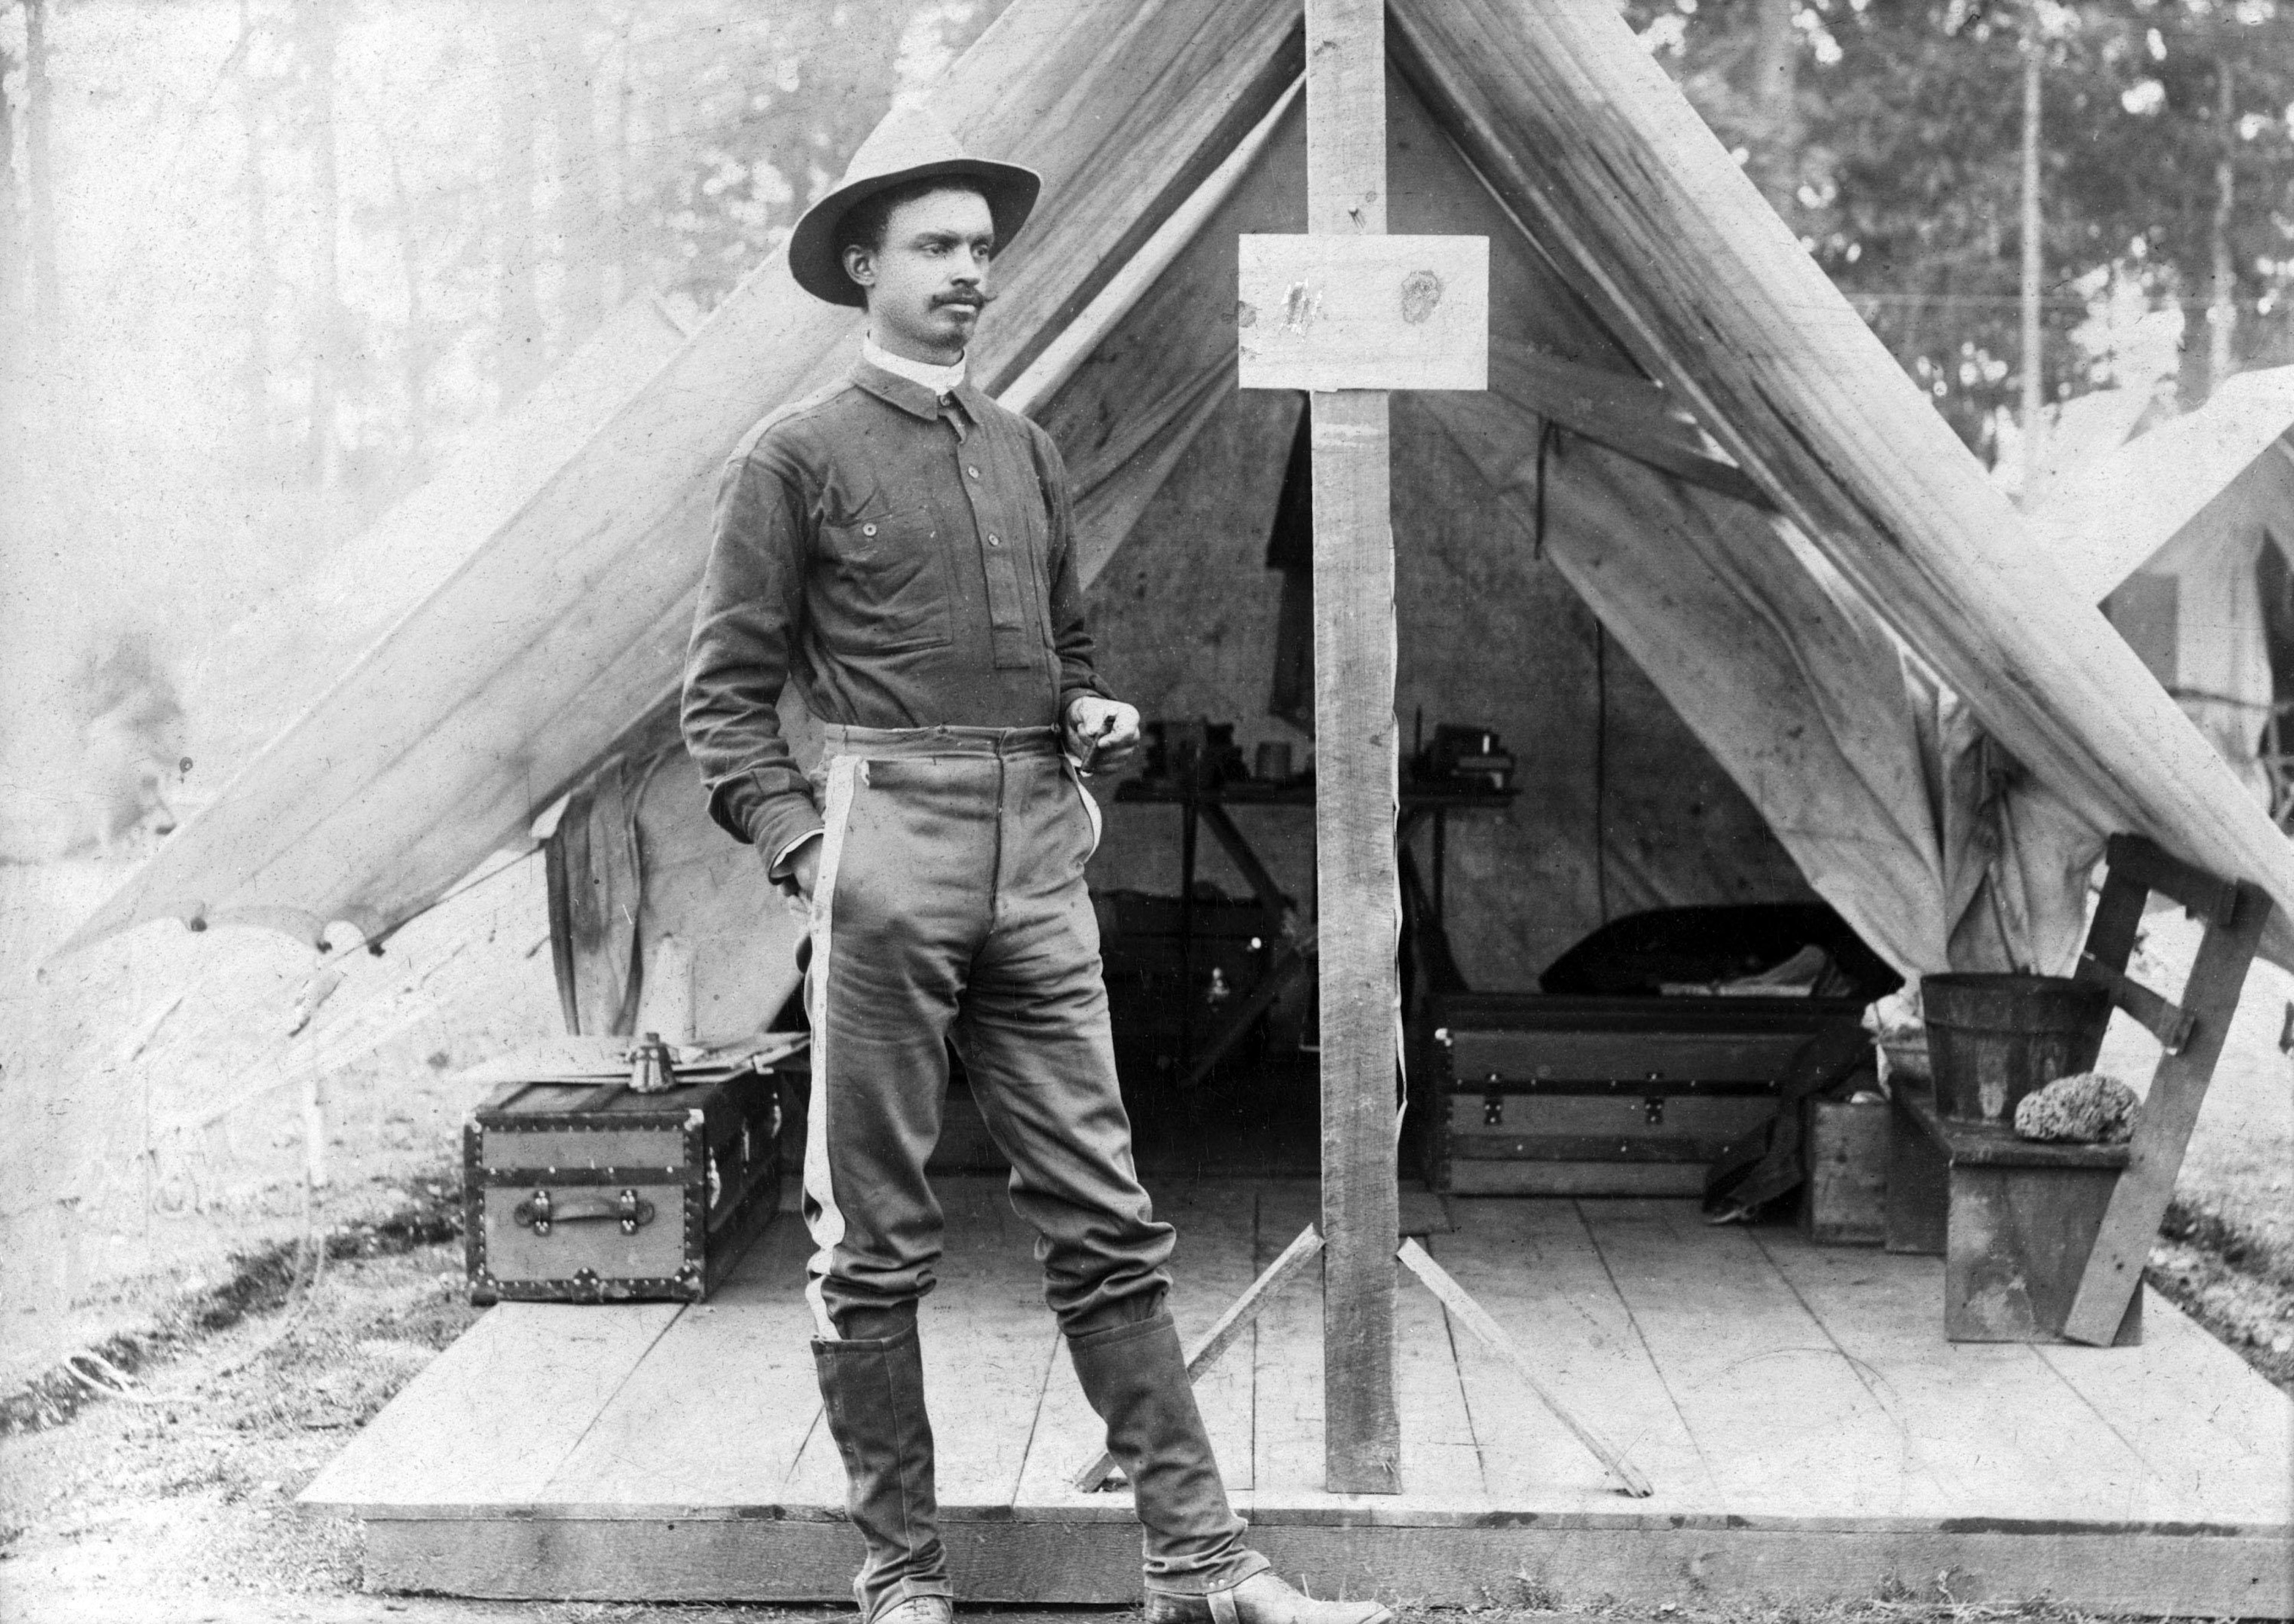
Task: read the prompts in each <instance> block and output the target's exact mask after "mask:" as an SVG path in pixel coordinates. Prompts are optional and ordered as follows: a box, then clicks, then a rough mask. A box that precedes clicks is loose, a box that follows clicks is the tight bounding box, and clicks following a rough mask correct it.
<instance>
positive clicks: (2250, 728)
mask: <svg viewBox="0 0 2294 1624" xmlns="http://www.w3.org/2000/svg"><path fill="white" fill-rule="evenodd" d="M2029 517H2030V523H2031V526H2032V528H2033V530H2034V531H2036V532H2038V535H2039V536H2040V537H2041V538H2042V539H2043V540H2045V541H2046V543H2047V545H2049V546H2050V547H2051V548H2054V552H2055V554H2056V556H2057V557H2058V559H2059V560H2060V562H2061V565H2062V570H2063V572H2064V574H2065V575H2066V576H2067V577H2068V578H2069V579H2070V580H2071V581H2074V582H2075V583H2077V585H2078V587H2079V589H2080V590H2082V591H2083V592H2084V593H2085V594H2087V596H2089V597H2094V598H2095V599H2097V600H2098V601H2103V602H2105V603H2106V605H2107V613H2109V615H2110V617H2111V622H2112V624H2113V625H2115V626H2117V627H2118V628H2119V630H2120V632H2121V633H2122V634H2123V635H2124V636H2125V637H2127V641H2128V642H2129V643H2130V644H2131V645H2132V646H2134V648H2135V651H2136V653H2137V654H2140V655H2141V656H2142V658H2143V661H2144V664H2145V665H2147V666H2149V667H2150V668H2151V670H2152V674H2153V675H2154V676H2156V677H2157V678H2159V680H2160V683H2161V684H2163V685H2164V686H2166V688H2167V690H2168V692H2169V693H2171V694H2174V696H2175V698H2176V701H2177V702H2179V703H2180V704H2181V705H2182V707H2183V709H2184V711H2185V712H2187V713H2188V714H2189V716H2190V717H2191V719H2192V721H2193V722H2194V723H2196V724H2197V726H2198V727H2199V729H2200V732H2202V733H2204V734H2205V735H2206V736H2207V738H2208V740H2209V742H2210V743H2213V745H2214V746H2215V748H2216V749H2217V751H2220V752H2221V754H2222V756H2223V759H2225V760H2226V761H2228V762H2229V763H2230V764H2231V766H2232V767H2233V769H2234V770H2235V771H2236V772H2237V773H2238V774H2239V776H2240V778H2241V782H2243V783H2244V784H2246V786H2247V788H2248V791H2249V793H2251V794H2253V795H2254V796H2255V797H2256V798H2257V800H2260V801H2262V802H2263V804H2265V805H2271V804H2272V800H2273V794H2274V783H2273V780H2272V777H2271V774H2270V770H2269V768H2268V767H2266V765H2265V763H2264V762H2263V760H2262V759H2261V745H2262V741H2263V736H2264V731H2265V724H2266V721H2267V720H2268V719H2269V718H2270V716H2271V715H2272V712H2273V707H2274V705H2275V704H2276V703H2277V702H2278V700H2279V697H2280V695H2279V694H2278V693H2277V690H2276V684H2275V682H2274V678H2273V674H2272V670H2271V661H2270V650H2269V628H2268V626H2267V624H2266V613H2265V606H2264V603H2263V599H2262V595H2261V591H2260V580H2259V575H2260V569H2259V566H2260V564H2261V561H2262V556H2263V553H2264V549H2265V548H2267V547H2272V546H2274V547H2275V548H2277V549H2278V550H2279V554H2280V556H2281V558H2283V557H2284V556H2285V549H2286V548H2290V547H2294V368H2287V367H2282V368H2277V369H2272V370H2269V371H2262V372H2247V373H2241V374H2240V375H2239V376H2237V377H2235V378H2231V379H2230V380H2229V381H2228V382H2226V383H2225V384H2224V385H2223V386H2222V387H2221V388H2219V389H2217V391H2216V392H2215V393H2214V394H2213V395H2212V396H2210V397H2209V399H2208V401H2207V402H2206V404H2205V405H2203V406H2201V407H2200V408H2199V409H2198V410H2196V411H2192V412H2189V413H2186V414H2184V416H2182V417H2179V418H2169V419H2168V421H2166V422H2164V423H2162V424H2160V426H2157V427H2155V428H2153V429H2152V430H2151V431H2150V432H2148V433H2146V434H2141V435H2138V436H2137V437H2135V439H2132V440H2128V441H2126V442H2125V443H2122V444H2117V445H2113V446H2111V447H2110V448H2108V449H2106V450H2104V451H2102V452H2101V454H2099V455H2097V456H2095V457H2092V458H2089V459H2086V460H2085V461H2083V462H2081V463H2079V464H2078V466H2077V467H2071V468H2067V469H2066V470H2065V471H2064V473H2063V475H2062V477H2061V478H2060V479H2059V480H2058V481H2057V482H2056V483H2055V485H2054V489H2052V490H2051V491H2049V492H2048V493H2047V495H2046V497H2045V498H2044V499H2042V501H2041V502H2040V504H2039V505H2038V507H2037V508H2035V509H2034V510H2033V511H2032V512H2031V513H2030V515H2029ZM2277 809H2279V808H2274V810H2277Z"/></svg>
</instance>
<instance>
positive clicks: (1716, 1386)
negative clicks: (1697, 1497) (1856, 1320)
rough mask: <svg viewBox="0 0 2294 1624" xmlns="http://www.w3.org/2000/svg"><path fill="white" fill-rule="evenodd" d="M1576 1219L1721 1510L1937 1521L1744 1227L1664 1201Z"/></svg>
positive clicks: (1920, 1475) (1901, 1456)
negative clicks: (1675, 1408) (1660, 1379)
mask: <svg viewBox="0 0 2294 1624" xmlns="http://www.w3.org/2000/svg"><path fill="white" fill-rule="evenodd" d="M1579 1210H1580V1211H1581V1212H1582V1214H1584V1219H1585V1223H1586V1226H1587V1228H1588V1230H1590V1233H1591V1235H1592V1237H1593V1239H1594V1242H1595V1244H1596V1245H1598V1247H1599V1248H1600V1251H1601V1255H1602V1257H1603V1260H1604V1261H1605V1262H1606V1263H1607V1265H1608V1267H1609V1270H1610V1272H1611V1274H1612V1275H1613V1277H1614V1278H1615V1281H1616V1286H1617V1290H1618V1292H1619V1293H1620V1295H1623V1298H1624V1300H1625V1303H1626V1305H1627V1306H1628V1307H1629V1308H1630V1309H1631V1311H1632V1314H1633V1320H1634V1323H1635V1324H1636V1325H1637V1326H1638V1327H1639V1330H1640V1333H1641V1335H1642V1336H1643V1337H1645V1338H1646V1339H1647V1344H1648V1348H1649V1352H1650V1353H1651V1355H1652V1356H1653V1357H1654V1358H1655V1360H1657V1363H1658V1364H1659V1365H1660V1366H1661V1367H1662V1368H1663V1369H1664V1373H1665V1381H1666V1385H1667V1386H1668V1388H1669V1389H1670V1390H1671V1391H1672V1393H1673V1395H1674V1397H1675V1399H1676V1400H1677V1401H1678V1402H1679V1404H1680V1412H1681V1415H1682V1417H1683V1418H1684V1419H1685V1420H1686V1421H1687V1423H1688V1427H1689V1430H1690V1432H1691V1433H1693V1435H1694V1436H1695V1438H1696V1444H1697V1448H1698V1450H1699V1452H1700V1453H1701V1454H1702V1455H1703V1456H1704V1459H1705V1460H1706V1462H1707V1463H1709V1464H1710V1466H1711V1467H1712V1473H1713V1476H1714V1478H1715V1480H1716V1485H1717V1488H1718V1490H1719V1494H1720V1503H1721V1509H1723V1510H1726V1511H1728V1512H1729V1513H1731V1514H1737V1515H1744V1516H1751V1515H1760V1516H1766V1517H1776V1516H1806V1515H1811V1514H1817V1513H1818V1511H1819V1510H1821V1511H1823V1512H1825V1513H1827V1514H1834V1515H1848V1516H1859V1517H1862V1516H1893V1515H1930V1516H1938V1515H1942V1514H1945V1512H1946V1509H1947V1507H1948V1502H1946V1501H1945V1500H1944V1499H1943V1498H1942V1497H1941V1496H1940V1493H1939V1491H1938V1489H1937V1486H1936V1483H1935V1482H1934V1479H1933V1477H1932V1474H1929V1473H1928V1472H1927V1471H1926V1470H1925V1468H1924V1466H1922V1465H1921V1463H1920V1462H1919V1460H1918V1459H1917V1458H1916V1456H1915V1455H1913V1454H1912V1453H1910V1452H1909V1451H1908V1448H1907V1441H1906V1439H1905V1438H1904V1437H1903V1435H1902V1433H1900V1432H1899V1430H1898V1428H1897V1427H1896V1425H1894V1423H1893V1422H1892V1421H1891V1420H1890V1418H1889V1417H1888V1415H1887V1413H1886V1411H1885V1409H1883V1406H1882V1405H1881V1404H1880V1402H1879V1401H1878V1400H1877V1399H1876V1398H1875V1396H1874V1395H1873V1393H1871V1391H1870V1390H1869V1389H1868V1387H1867V1385H1866V1384H1865V1381H1864V1379H1863V1378H1862V1377H1861V1376H1859V1373H1858V1372H1857V1370H1856V1368H1854V1366H1853V1364H1852V1363H1851V1361H1850V1360H1847V1359H1845V1358H1843V1356H1842V1354H1841V1352H1840V1350H1839V1349H1838V1348H1837V1347H1836V1346H1834V1344H1833V1343H1832V1341H1831V1339H1830V1338H1829V1337H1828V1336H1826V1335H1825V1332H1824V1328H1823V1327H1822V1326H1821V1325H1820V1324H1819V1323H1818V1321H1817V1320H1816V1319H1815V1317H1814V1316H1813V1315H1812V1314H1810V1312H1809V1311H1808V1309H1807V1307H1806V1305H1805V1304H1803V1303H1802V1302H1801V1300H1800V1299H1799V1298H1798V1297H1797V1296H1796V1295H1794V1292H1793V1290H1792V1288H1791V1287H1790V1286H1789V1285H1788V1284H1787V1283H1786V1281H1785V1280H1784V1279H1783V1278H1782V1277H1781V1276H1779V1275H1778V1274H1777V1271H1776V1268H1775V1266H1774V1265H1773V1264H1772V1263H1769V1259H1768V1257H1767V1256H1766V1255H1764V1254H1763V1253H1762V1252H1761V1249H1760V1247H1759V1246H1758V1245H1757V1244H1756V1243H1755V1242H1754V1241H1753V1238H1752V1237H1751V1236H1750V1235H1749V1234H1748V1233H1747V1232H1746V1231H1745V1230H1744V1229H1743V1228H1742V1227H1741V1226H1737V1225H1727V1226H1721V1227H1718V1228H1714V1227H1710V1226H1706V1225H1704V1224H1703V1223H1701V1222H1698V1220H1697V1217H1696V1212H1695V1210H1694V1209H1693V1208H1689V1207H1688V1206H1684V1205H1681V1204H1676V1203H1669V1202H1655V1201H1616V1202H1601V1203H1593V1202H1585V1203H1581V1204H1580V1209H1579ZM1756 1373H1757V1374H1756Z"/></svg>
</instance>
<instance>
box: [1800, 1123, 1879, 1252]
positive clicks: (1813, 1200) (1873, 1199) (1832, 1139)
mask: <svg viewBox="0 0 2294 1624" xmlns="http://www.w3.org/2000/svg"><path fill="white" fill-rule="evenodd" d="M1801 1148H1802V1157H1803V1158H1804V1160H1805V1162H1806V1165H1807V1168H1808V1183H1807V1185H1806V1187H1805V1190H1804V1192H1803V1194H1802V1200H1801V1208H1800V1224H1801V1229H1802V1231H1803V1232H1804V1233H1806V1235H1807V1236H1808V1238H1810V1240H1812V1241H1815V1242H1816V1243H1817V1244H1818V1246H1878V1245H1880V1244H1881V1242H1883V1240H1885V1239H1886V1238H1887V1235H1888V1105H1887V1101H1886V1100H1876V1099H1875V1100H1867V1101H1864V1102H1862V1103H1853V1102H1851V1101H1849V1100H1809V1101H1807V1104H1806V1108H1805V1116H1804V1117H1803V1118H1802V1135H1801Z"/></svg>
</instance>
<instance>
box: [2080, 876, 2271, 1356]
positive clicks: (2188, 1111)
mask: <svg viewBox="0 0 2294 1624" xmlns="http://www.w3.org/2000/svg"><path fill="white" fill-rule="evenodd" d="M2270 914H2271V906H2270V898H2269V897H2268V896H2267V895H2266V893H2265V892H2264V891H2263V890H2262V889H2261V888H2260V887H2259V886H2255V885H2249V884H2245V883H2241V884H2240V886H2239V888H2238V900H2237V905H2236V909H2235V911H2234V912H2233V914H2231V916H2230V917H2229V919H2228V921H2227V922H2217V923H2215V924H2213V925H2210V926H2209V928H2208V930H2207V933H2206V935H2205V936H2204V937H2203V938H2200V942H2199V952H2198V957H2197V958H2196V959H2195V960H2193V961H2192V964H2191V974H2190V978H2189V980H2188V981H2186V982H2185V983H2184V987H2183V1008H2184V1011H2186V1012H2187V1013H2188V1014H2189V1015H2190V1017H2191V1019H2192V1031H2191V1039H2190V1042H2189V1043H2186V1044H2185V1045H2184V1047H2183V1049H2182V1050H2181V1051H2180V1052H2177V1053H2173V1054H2168V1055H2166V1056H2164V1057H2162V1058H2161V1059H2160V1061H2159V1068H2158V1069H2157V1070H2156V1071H2154V1072H2152V1074H2151V1087H2150V1089H2149V1091H2148V1092H2146V1093H2145V1094H2144V1098H2143V1113H2142V1115H2141V1116H2140V1117H2137V1118H2136V1120H2135V1139H2134V1142H2133V1143H2132V1144H2131V1145H2130V1146H2128V1148H2127V1149H2128V1155H2127V1171H2126V1172H2125V1173H2121V1174H2120V1175H2119V1183H2118V1186H2117V1188H2115V1189H2114V1190H2112V1191H2111V1205H2110V1206H2109V1207H2108V1208H2106V1209H2105V1211H2104V1213H2103V1227H2102V1228H2101V1229H2100V1230H2097V1231H2096V1233H2095V1249H2094V1250H2093V1251H2092V1252H2090V1253H2089V1254H2088V1255H2087V1268H2086V1270H2085V1271H2083V1272H2082V1273H2081V1275H2080V1277H2079V1285H2078V1295H2076V1296H2074V1297H2073V1298H2072V1300H2071V1306H2070V1312H2069V1313H2068V1314H2066V1315H2065V1316H2064V1317H2063V1335H2064V1336H2067V1337H2069V1338H2070V1340H2071V1341H2073V1342H2084V1343H2089V1344H2096V1345H2107V1344H2110V1342H2111V1339H2112V1338H2113V1336H2116V1335H2117V1333H2118V1330H2119V1322H2120V1320H2122V1319H2123V1318H2124V1317H2125V1315H2126V1312H2127V1304H2128V1303H2131V1302H2133V1301H2134V1300H2135V1293H2136V1292H2137V1291H2138V1290H2140V1289H2141V1288H2142V1284H2143V1265H2144V1263H2146V1262H2148V1261H2149V1259H2150V1256H2151V1243H2152V1241H2153V1240H2155V1239H2157V1238H2158V1235H2159V1221H2160V1219H2162V1218H2164V1217H2165V1216H2166V1215H2167V1203H2168V1202H2169V1201H2170V1200H2172V1199H2173V1198H2174V1195H2175V1175H2176V1173H2180V1172H2181V1171H2182V1167H2183V1153H2184V1150H2185V1149H2188V1148H2189V1146H2190V1142H2191V1131H2192V1129H2193V1128H2195V1127H2196V1126H2197V1125H2198V1121H2199V1108H2200V1105H2202V1104H2204V1103H2205V1100H2206V1097H2207V1084H2208V1082H2209V1079H2211V1078H2212V1077H2213V1076H2214V1072H2215V1062H2216V1061H2217V1060H2219V1059H2220V1058H2221V1056H2222V1051H2223V1043H2224V1041H2225V1039H2227V1038H2228V1037H2229V1036H2230V1023H2231V1019H2232V1018H2233V1016H2235V1015H2236V1014H2237V1013H2238V999H2239V994H2240V993H2241V991H2242V990H2244V988H2245V987H2246V972H2247V969H2248V967H2249V965H2251V964H2252V963H2253V962H2254V954H2255V949H2256V948H2257V946H2259V945H2260V943H2261V940H2262V932H2263V928H2264V926H2265V924H2266V922H2267V921H2268V919H2269V917H2270Z"/></svg>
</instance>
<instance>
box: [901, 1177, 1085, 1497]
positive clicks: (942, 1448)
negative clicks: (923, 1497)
mask: <svg viewBox="0 0 2294 1624" xmlns="http://www.w3.org/2000/svg"><path fill="white" fill-rule="evenodd" d="M935 1189H936V1190H937V1191H938V1193H939V1196H940V1206H941V1207H942V1209H943V1211H944V1212H945V1214H947V1220H946V1221H947V1231H946V1246H947V1250H946V1252H945V1253H944V1254H943V1255H941V1258H940V1287H939V1289H938V1290H936V1291H935V1292H934V1293H933V1294H932V1295H931V1296H929V1297H927V1298H925V1299H924V1307H923V1312H922V1314H921V1315H920V1316H919V1318H918V1323H919V1328H920V1329H921V1332H922V1335H923V1348H924V1401H925V1402H926V1404H927V1405H929V1406H930V1408H931V1418H932V1436H933V1441H934V1443H935V1445H936V1446H937V1450H938V1458H939V1470H940V1505H941V1506H942V1508H943V1509H946V1510H949V1511H956V1510H961V1509H963V1508H964V1507H967V1506H977V1507H1005V1508H1008V1507H1009V1506H1011V1505H1012V1503H1013V1499H1014V1498H1015V1497H1016V1495H1017V1493H1018V1491H1019V1487H1020V1470H1021V1466H1023V1465H1024V1464H1025V1463H1026V1460H1027V1455H1028V1445H1029V1440H1030V1439H1031V1438H1032V1437H1033V1436H1034V1433H1035V1430H1036V1426H1037V1420H1038V1417H1039V1413H1040V1411H1041V1409H1042V1408H1043V1399H1044V1393H1045V1386H1046V1384H1047V1383H1048V1381H1049V1378H1050V1375H1051V1368H1052V1361H1053V1356H1054V1355H1055V1354H1056V1353H1057V1352H1058V1343H1059V1329H1058V1327H1057V1326H1056V1324H1055V1323H1054V1322H1053V1319H1052V1316H1051V1312H1050V1311H1049V1310H1048V1309H1046V1308H1045V1306H1044V1286H1043V1278H1042V1276H1041V1274H1040V1273H1039V1272H1038V1271H1037V1270H1036V1269H1035V1268H1034V1267H1033V1266H1032V1258H1033V1255H1034V1244H1035V1234H1034V1231H1032V1230H1029V1228H1028V1226H1027V1225H1026V1224H1025V1223H1024V1222H1021V1219H1020V1217H1019V1216H1018V1214H1015V1213H1013V1211H1012V1203H1011V1199H1010V1198H1009V1196H1008V1195H1007V1194H1006V1193H1005V1181H1004V1180H1002V1179H997V1178H976V1177H975V1178H956V1177H945V1178H940V1179H939V1180H937V1181H935Z"/></svg>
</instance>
